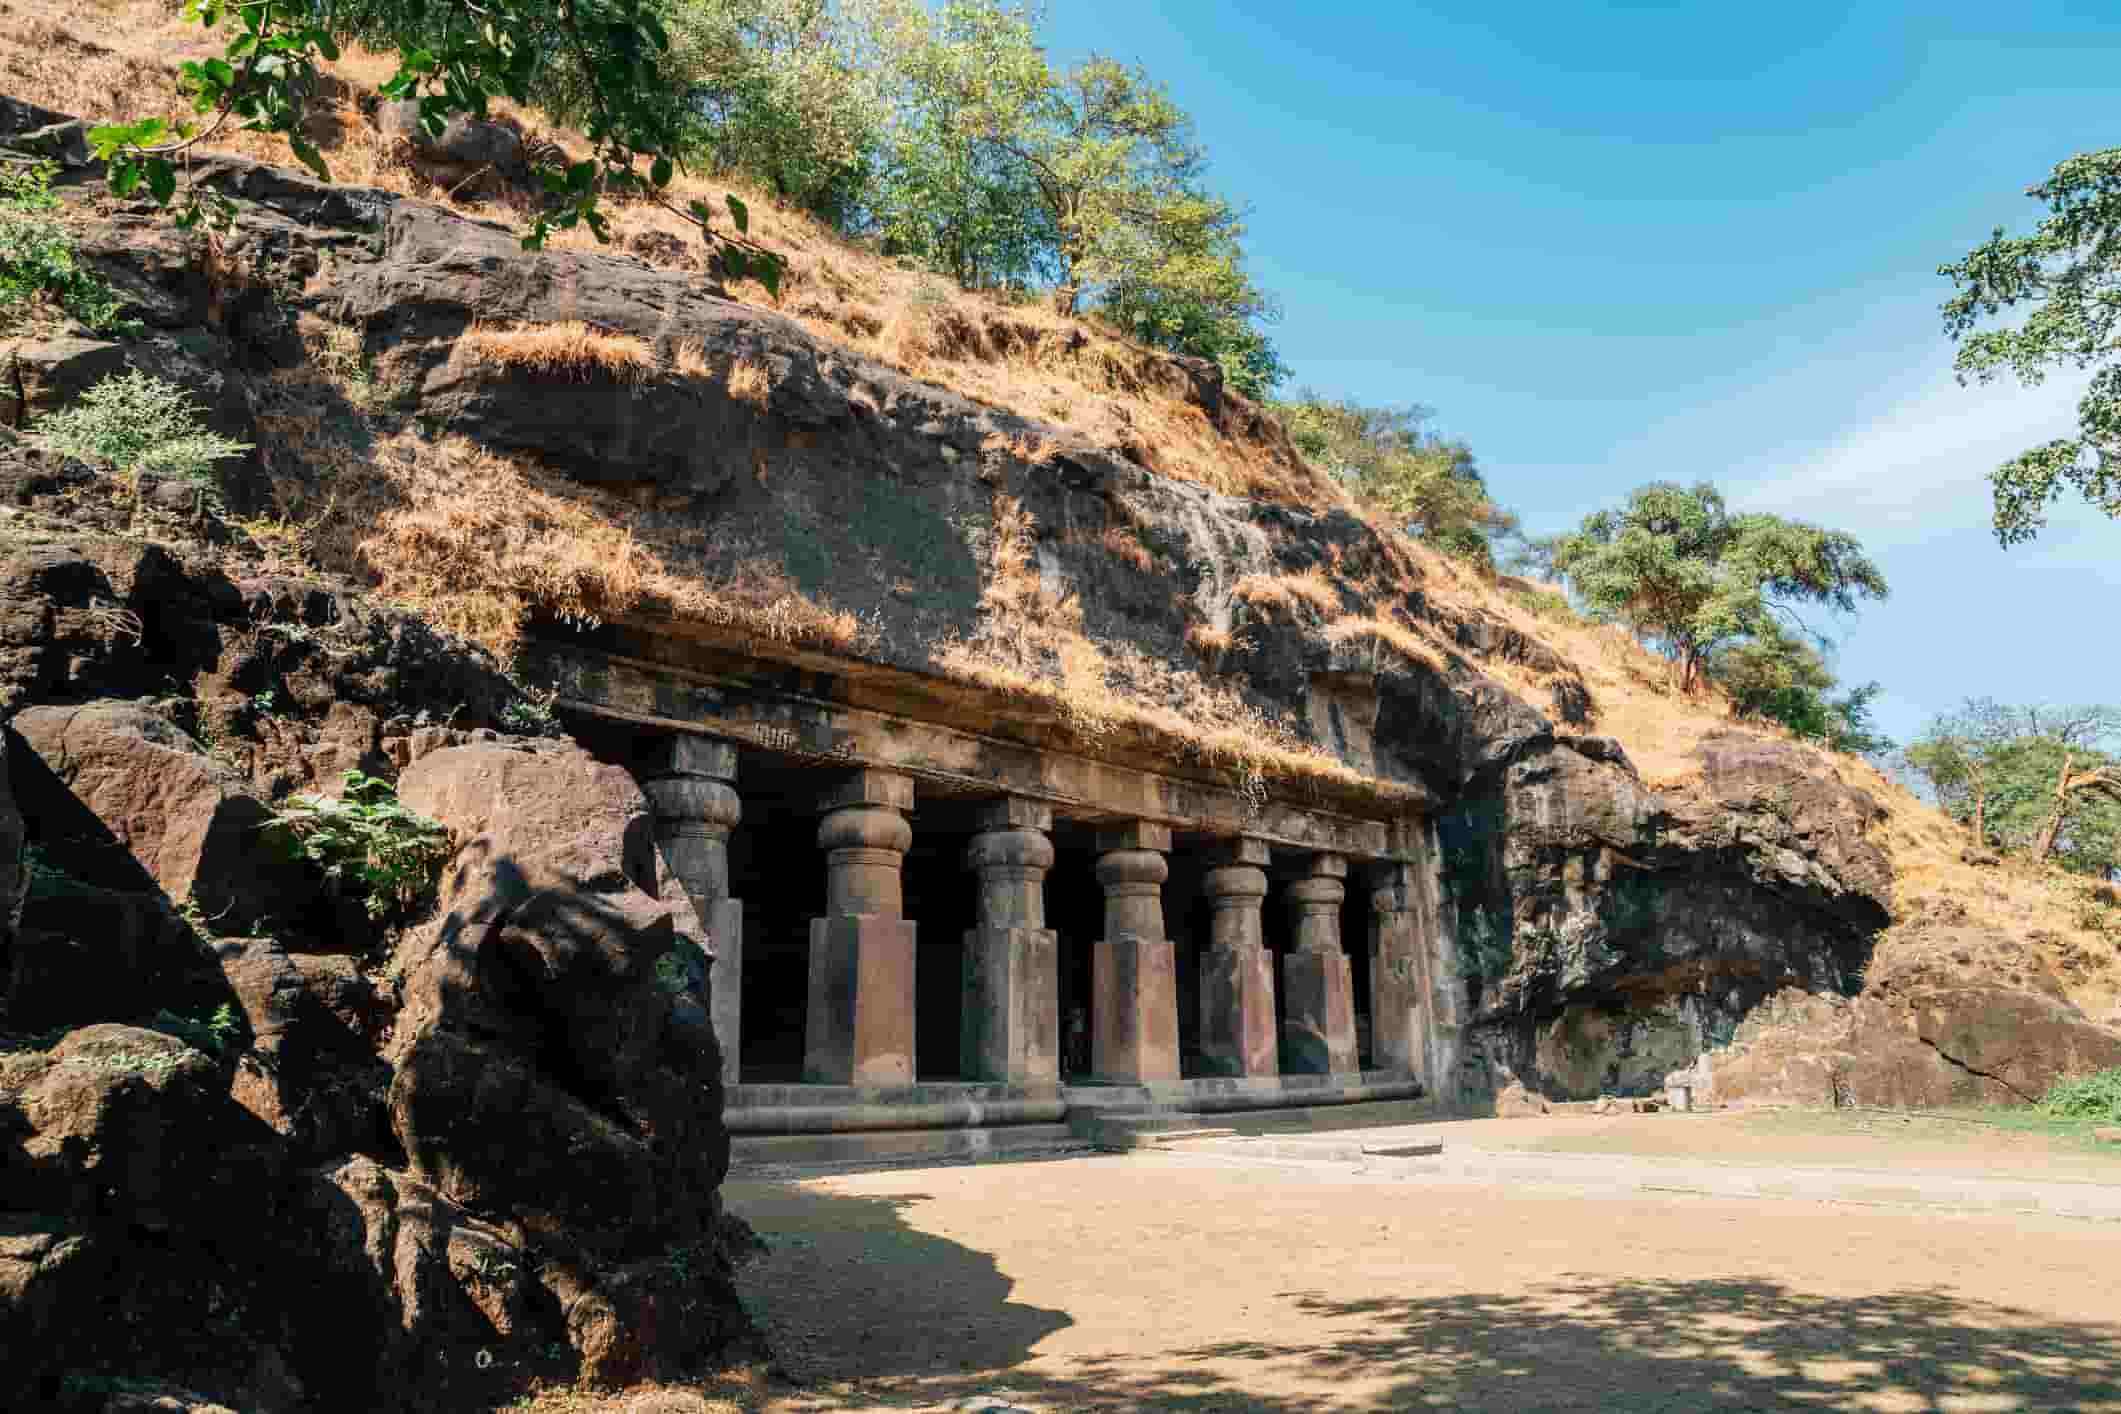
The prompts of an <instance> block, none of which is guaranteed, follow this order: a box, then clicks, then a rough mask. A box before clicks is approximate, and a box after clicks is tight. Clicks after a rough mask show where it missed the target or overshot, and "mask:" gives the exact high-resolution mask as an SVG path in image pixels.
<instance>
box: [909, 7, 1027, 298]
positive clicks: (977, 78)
mask: <svg viewBox="0 0 2121 1414" xmlns="http://www.w3.org/2000/svg"><path fill="white" fill-rule="evenodd" d="M884 47H885V52H886V53H887V54H888V56H889V63H890V64H891V65H892V67H893V69H894V71H895V73H896V74H897V76H898V80H897V85H896V87H897V97H896V100H895V113H894V117H893V119H892V124H891V128H890V132H889V135H888V138H887V145H886V158H885V161H884V165H883V167H882V169H881V172H880V177H879V180H878V182H877V183H876V187H875V190H874V192H873V193H872V195H871V204H872V207H873V214H872V220H873V221H874V224H875V227H876V230H877V233H878V235H879V236H880V237H881V238H882V241H883V245H884V249H885V250H887V251H889V252H891V253H893V254H896V255H901V256H905V257H908V258H910V259H912V260H915V261H917V262H919V263H920V264H923V265H926V266H928V267H929V268H930V269H934V270H940V271H942V272H943V273H945V274H947V275H949V276H951V277H952V278H953V279H955V280H956V281H957V283H958V284H959V285H960V286H961V287H963V288H965V289H975V288H979V287H981V286H997V285H1019V286H1029V285H1031V284H1033V283H1036V282H1038V281H1040V280H1041V279H1043V278H1045V277H1046V276H1047V275H1048V274H1049V273H1050V252H1051V250H1052V248H1053V245H1054V237H1053V233H1052V230H1051V227H1050V226H1049V225H1048V224H1047V222H1046V220H1045V211H1044V208H1043V206H1042V204H1041V202H1040V199H1039V195H1038V192H1037V189H1036V188H1035V187H1034V186H1033V185H1032V182H1031V178H1030V174H1029V172H1027V171H1026V170H1025V168H1024V164H1023V163H1022V162H1021V161H1020V160H1018V159H1017V158H1016V157H1015V156H1014V155H1013V154H1012V153H1011V152H1010V151H1009V150H1008V149H1007V147H1006V145H1005V144H1004V143H1003V142H1002V140H1001V138H1002V136H1003V135H1005V134H1010V133H1014V132H1016V131H1018V130H1020V129H1022V128H1023V127H1025V126H1027V125H1029V124H1030V123H1031V121H1032V120H1033V114H1034V113H1035V111H1036V110H1037V108H1038V106H1039V105H1040V104H1041V103H1042V102H1043V101H1044V98H1045V94H1046V92H1047V90H1048V88H1049V87H1050V86H1051V83H1052V75H1051V73H1050V71H1049V70H1048V69H1047V67H1046V60H1045V56H1044V54H1042V53H1041V52H1040V51H1039V47H1038V36H1037V13H1036V12H1035V11H1033V10H1031V9H1029V8H1025V7H1016V6H1008V5H1003V4H999V3H995V2H994V0H947V3H945V4H944V5H943V6H942V7H941V9H940V10H938V11H937V12H936V13H935V14H934V15H932V16H931V15H929V14H928V13H927V12H926V11H925V10H922V9H920V8H919V7H917V6H915V7H911V8H909V9H907V10H902V11H898V12H894V13H893V14H892V15H891V16H890V17H889V20H888V23H887V25H886V27H885V31H884Z"/></svg>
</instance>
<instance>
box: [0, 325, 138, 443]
mask: <svg viewBox="0 0 2121 1414" xmlns="http://www.w3.org/2000/svg"><path fill="white" fill-rule="evenodd" d="M124 371H125V350H124V349H122V348H120V347H119V346H118V345H116V344H113V343H106V342H104V341H103V340H100V339H77V338H70V337H67V336H65V335H59V336H55V337H53V338H48V339H24V340H21V341H19V342H17V343H16V344H14V345H13V346H12V347H10V348H8V349H6V350H5V351H0V425H4V426H8V427H23V428H26V427H28V426H29V425H30V424H31V423H32V422H35V421H36V420H37V419H38V418H40V417H42V416H44V414H46V413H49V412H56V411H58V410H59V409H60V408H62V407H64V406H66V404H68V403H70V402H72V401H73V400H74V399H75V398H77V397H79V396H80V395H81V394H83V393H85V392H87V391H88V390H89V389H90V388H92V387H94V386H95V385H96V384H97V383H100V382H102V381H103V380H104V379H105V378H108V377H110V376H111V375H112V374H116V373H122V372H124Z"/></svg>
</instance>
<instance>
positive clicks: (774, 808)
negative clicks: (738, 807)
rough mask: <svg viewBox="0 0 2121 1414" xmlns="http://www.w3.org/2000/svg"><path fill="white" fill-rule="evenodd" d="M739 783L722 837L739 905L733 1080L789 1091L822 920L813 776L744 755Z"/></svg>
mask: <svg viewBox="0 0 2121 1414" xmlns="http://www.w3.org/2000/svg"><path fill="white" fill-rule="evenodd" d="M737 781H738V786H737V788H738V790H740V791H741V792H742V793H743V798H744V817H743V820H742V821H741V822H740V823H739V824H738V825H737V827H736V829H734V830H733V831H731V832H730V836H729V875H730V892H731V893H733V894H735V895H736V897H737V898H738V900H740V901H741V902H742V903H743V906H744V961H743V988H742V990H743V1001H742V1007H743V1019H742V1022H741V1025H740V1028H739V1032H738V1042H737V1051H738V1055H737V1079H738V1081H739V1082H740V1083H743V1084H746V1085H792V1084H795V1083H797V1082H799V1081H801V1080H802V1078H803V1029H804V1026H805V1024H806V1022H807V1020H808V1014H809V1006H810V920H811V919H813V918H821V917H823V916H824V913H825V855H824V852H823V851H822V850H820V849H819V848H818V845H817V826H818V810H817V796H818V790H819V785H818V774H817V772H816V771H815V770H812V769H810V768H808V767H805V766H798V765H791V764H789V763H788V762H786V761H785V760H783V759H781V758H778V757H774V756H771V755H765V754H759V753H753V752H748V751H747V752H745V753H744V754H743V756H742V759H741V762H740V764H739V768H738V775H737Z"/></svg>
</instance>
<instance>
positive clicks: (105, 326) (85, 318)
mask: <svg viewBox="0 0 2121 1414" xmlns="http://www.w3.org/2000/svg"><path fill="white" fill-rule="evenodd" d="M53 170H54V169H53V167H52V165H51V164H50V163H48V162H46V163H37V164H35V165H33V166H30V167H27V168H18V169H10V168H8V167H7V166H6V165H4V164H0V321H6V320H9V319H12V318H13V317H15V315H16V314H17V312H18V311H19V310H21V309H23V308H25V307H27V306H28V305H29V304H30V303H31V302H32V301H33V300H35V299H37V298H39V297H40V296H42V297H44V298H48V299H51V300H53V301H55V302H57V304H58V305H59V307H60V308H61V309H63V310H65V311H66V312H67V313H68V314H71V315H72V316H74V318H76V319H78V320H80V321H81V322H82V323H83V324H86V325H87V326H88V327H89V328H91V329H93V330H95V331H96V332H97V333H99V334H137V333H139V332H140V322H139V321H138V320H136V319H125V318H121V317H120V315H119V311H120V310H121V309H123V308H124V302H123V301H122V300H121V299H120V298H119V296H118V292H117V291H116V290H113V289H112V288H111V287H110V284H109V282H108V281H106V280H104V279H103V278H102V277H101V276H99V275H97V274H95V273H94V272H93V271H90V270H86V269H84V268H82V266H81V263H80V261H79V259H78V258H77V257H76V256H75V254H74V238H73V237H72V236H71V235H70V234H68V233H67V229H66V227H64V226H62V225H60V224H59V223H58V222H57V221H55V220H53V219H52V217H51V213H52V212H54V211H56V210H58V209H59V198H58V197H56V196H53V195H52V189H51V179H52V172H53Z"/></svg>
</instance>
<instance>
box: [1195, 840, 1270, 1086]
mask: <svg viewBox="0 0 2121 1414" xmlns="http://www.w3.org/2000/svg"><path fill="white" fill-rule="evenodd" d="M1270 858H1271V854H1270V851H1269V850H1268V848H1267V843H1266V841H1264V840H1257V839H1236V840H1226V841H1223V842H1221V843H1219V844H1217V845H1215V846H1213V847H1212V848H1211V852H1210V860H1211V864H1212V867H1211V868H1210V869H1209V870H1208V872H1207V875H1206V876H1205V877H1204V878H1203V879H1202V881H1201V889H1202V892H1203V893H1205V894H1206V895H1207V898H1208V902H1209V903H1210V904H1211V905H1212V906H1213V907H1214V910H1215V913H1214V918H1213V921H1212V922H1211V924H1210V930H1211V931H1210V933H1209V940H1208V950H1207V952H1206V953H1205V954H1204V955H1203V956H1202V958H1201V967H1200V1050H1201V1065H1202V1068H1203V1069H1205V1070H1206V1071H1207V1072H1208V1074H1210V1075H1234V1076H1245V1077H1255V1076H1265V1075H1275V1074H1278V1073H1280V1066H1279V1064H1278V1061H1277V1057H1276V1055H1275V1033H1274V971H1273V959H1272V957H1271V956H1270V955H1269V954H1268V952H1267V946H1266V935H1265V931H1264V929H1263V928H1262V926H1261V918H1260V908H1261V905H1262V904H1263V903H1264V902H1265V900H1266V897H1267V868H1266V866H1267V863H1268V861H1269V859H1270Z"/></svg>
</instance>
